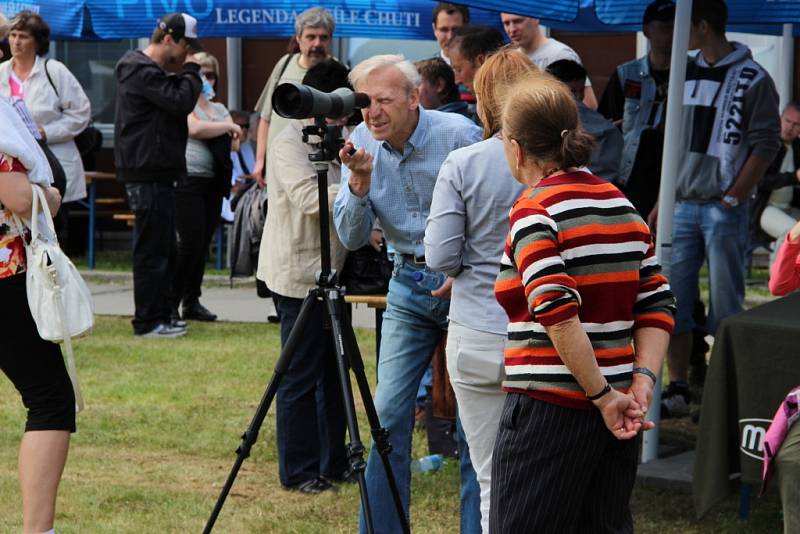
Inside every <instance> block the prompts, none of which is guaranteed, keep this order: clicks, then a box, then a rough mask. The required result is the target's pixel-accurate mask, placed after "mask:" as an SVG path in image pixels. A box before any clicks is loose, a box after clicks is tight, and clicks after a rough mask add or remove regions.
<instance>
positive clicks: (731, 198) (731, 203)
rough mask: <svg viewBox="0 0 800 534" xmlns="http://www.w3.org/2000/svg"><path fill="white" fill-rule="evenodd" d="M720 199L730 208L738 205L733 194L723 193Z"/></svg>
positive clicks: (737, 200)
mask: <svg viewBox="0 0 800 534" xmlns="http://www.w3.org/2000/svg"><path fill="white" fill-rule="evenodd" d="M722 201H723V202H724V203H725V204H727V205H728V206H730V207H732V208H735V207H736V206H738V205H739V198H738V197H735V196H733V195H725V196H724V197H722Z"/></svg>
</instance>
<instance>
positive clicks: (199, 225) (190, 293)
mask: <svg viewBox="0 0 800 534" xmlns="http://www.w3.org/2000/svg"><path fill="white" fill-rule="evenodd" d="M221 211H222V195H221V194H220V193H219V187H217V185H216V180H215V179H214V178H204V177H200V176H188V177H186V178H185V179H184V180H183V181H181V182H180V183H179V184H178V187H177V188H175V227H176V229H177V231H178V253H177V259H176V262H175V276H174V279H173V284H172V295H173V298H174V302H173V306H174V307H177V306H178V304H180V303H181V302H183V304H184V306H185V305H187V304H191V303H194V302H197V300H198V299H199V298H200V294H201V290H200V288H201V286H202V285H203V275H204V274H205V270H206V262H207V261H208V247H209V245H211V240H212V239H213V238H214V232H215V231H216V229H217V225H218V224H219V218H220V212H221Z"/></svg>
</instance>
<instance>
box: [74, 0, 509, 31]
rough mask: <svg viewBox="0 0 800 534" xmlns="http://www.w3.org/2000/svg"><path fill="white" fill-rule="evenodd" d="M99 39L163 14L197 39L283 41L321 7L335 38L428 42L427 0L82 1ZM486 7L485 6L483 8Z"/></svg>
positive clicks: (149, 27)
mask: <svg viewBox="0 0 800 534" xmlns="http://www.w3.org/2000/svg"><path fill="white" fill-rule="evenodd" d="M86 2H87V5H88V7H89V10H90V12H91V20H92V30H93V31H94V33H95V34H96V35H97V36H98V37H100V38H101V39H120V38H132V37H145V36H149V35H150V33H151V32H152V31H153V28H155V25H156V21H157V20H158V18H159V17H161V16H162V15H164V14H165V13H170V12H173V11H183V12H185V13H188V14H189V15H192V16H193V17H195V18H196V19H197V22H198V26H199V27H198V32H199V34H200V37H201V38H203V37H289V36H292V35H294V33H295V32H294V20H295V17H297V15H298V14H300V13H302V12H303V11H304V10H306V9H308V8H310V7H315V6H322V7H325V8H327V9H328V10H329V11H330V12H331V14H332V15H333V17H334V19H335V21H336V32H335V36H336V37H373V38H385V39H433V31H432V29H431V12H432V10H433V8H434V7H435V6H436V3H435V2H432V1H430V0H411V1H409V0H402V1H400V0H380V1H371V0H325V1H322V2H320V1H316V2H314V1H300V2H297V1H286V0H86ZM484 7H486V6H484ZM470 16H471V22H472V23H474V24H481V25H489V26H494V27H496V28H498V29H500V30H502V24H501V23H500V15H499V14H498V13H496V12H491V11H486V10H484V9H470Z"/></svg>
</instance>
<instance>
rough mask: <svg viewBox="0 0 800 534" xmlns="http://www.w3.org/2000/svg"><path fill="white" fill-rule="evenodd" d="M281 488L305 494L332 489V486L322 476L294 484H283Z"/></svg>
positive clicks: (316, 493) (317, 493)
mask: <svg viewBox="0 0 800 534" xmlns="http://www.w3.org/2000/svg"><path fill="white" fill-rule="evenodd" d="M283 489H285V490H289V491H299V492H300V493H305V494H307V495H319V494H320V493H322V492H323V491H328V490H332V489H334V487H333V484H331V483H330V482H329V481H327V480H325V478H324V477H317V478H312V479H311V480H306V481H305V482H301V483H300V484H297V485H296V486H284V487H283Z"/></svg>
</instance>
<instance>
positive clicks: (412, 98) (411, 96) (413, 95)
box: [408, 87, 419, 109]
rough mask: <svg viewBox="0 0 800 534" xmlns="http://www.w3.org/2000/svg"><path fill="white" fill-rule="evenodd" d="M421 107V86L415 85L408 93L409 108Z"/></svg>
mask: <svg viewBox="0 0 800 534" xmlns="http://www.w3.org/2000/svg"><path fill="white" fill-rule="evenodd" d="M418 107H419V87H414V88H413V89H412V90H411V92H409V93H408V109H417V108H418Z"/></svg>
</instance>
